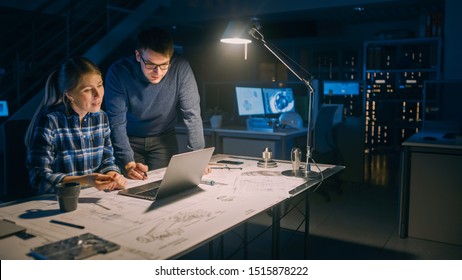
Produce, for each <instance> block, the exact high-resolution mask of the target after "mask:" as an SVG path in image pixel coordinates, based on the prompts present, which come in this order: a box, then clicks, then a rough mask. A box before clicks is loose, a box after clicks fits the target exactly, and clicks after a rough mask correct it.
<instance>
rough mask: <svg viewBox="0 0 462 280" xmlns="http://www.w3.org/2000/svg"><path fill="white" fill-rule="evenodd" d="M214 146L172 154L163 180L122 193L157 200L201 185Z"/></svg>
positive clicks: (122, 191)
mask: <svg viewBox="0 0 462 280" xmlns="http://www.w3.org/2000/svg"><path fill="white" fill-rule="evenodd" d="M214 150H215V148H214V147H210V148H206V149H202V150H197V151H192V152H186V153H181V154H177V155H174V156H172V158H171V159H170V162H169V164H168V166H167V170H166V171H165V174H164V177H163V178H162V180H159V181H154V182H150V183H146V184H143V185H140V186H136V187H133V188H129V189H123V190H121V191H119V193H118V194H120V195H127V196H131V197H136V198H142V199H148V200H152V201H154V200H157V199H161V198H165V197H168V196H171V195H174V194H178V193H180V192H183V191H186V190H190V189H193V188H195V187H197V186H198V185H199V183H200V182H201V179H202V175H203V174H204V170H205V168H206V167H207V164H208V163H209V161H210V159H211V158H212V154H213V151H214Z"/></svg>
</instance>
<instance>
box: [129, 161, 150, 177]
mask: <svg viewBox="0 0 462 280" xmlns="http://www.w3.org/2000/svg"><path fill="white" fill-rule="evenodd" d="M125 172H126V173H127V176H128V178H130V179H134V180H146V179H147V178H148V175H147V174H146V172H148V166H147V165H144V164H142V163H139V162H138V163H136V162H134V161H130V162H129V163H127V164H126V165H125Z"/></svg>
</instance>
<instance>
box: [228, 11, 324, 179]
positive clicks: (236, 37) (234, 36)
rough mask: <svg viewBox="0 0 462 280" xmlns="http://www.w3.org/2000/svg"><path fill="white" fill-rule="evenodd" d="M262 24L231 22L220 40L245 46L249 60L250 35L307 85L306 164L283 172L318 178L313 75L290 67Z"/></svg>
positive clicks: (256, 20)
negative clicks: (313, 161) (313, 156)
mask: <svg viewBox="0 0 462 280" xmlns="http://www.w3.org/2000/svg"><path fill="white" fill-rule="evenodd" d="M260 28H261V25H260V22H259V21H258V19H257V18H252V20H251V24H245V23H243V22H241V21H230V22H229V23H228V26H227V27H226V29H225V32H224V33H223V37H222V39H221V40H220V41H221V42H223V43H228V44H229V43H231V44H244V45H245V46H244V47H245V59H247V44H249V43H251V42H252V41H251V40H250V39H248V35H250V36H252V37H253V38H254V39H255V40H257V41H259V42H260V43H261V44H262V45H263V46H264V47H265V48H266V49H268V50H269V51H270V52H271V54H273V55H274V56H275V57H276V58H277V59H278V60H279V61H280V62H281V63H282V64H283V65H284V66H285V67H286V68H287V69H289V71H290V72H292V74H294V75H295V77H297V78H298V79H299V80H300V81H301V82H303V83H304V84H305V86H306V87H307V89H308V93H309V95H310V96H309V104H308V132H307V135H306V163H305V166H304V167H303V168H302V169H298V170H286V171H283V172H282V174H283V175H285V176H292V177H301V178H305V179H309V178H316V177H317V176H318V175H319V174H317V172H315V171H312V170H311V168H310V159H311V146H310V143H311V137H310V127H311V115H312V111H313V96H314V88H313V87H312V86H311V83H310V80H311V79H312V75H311V74H310V73H309V72H308V71H306V70H305V69H303V67H301V66H300V65H299V64H297V63H295V62H294V61H293V60H290V61H291V62H292V63H294V64H295V65H297V67H299V69H301V70H303V72H304V73H305V74H308V75H309V76H310V78H309V79H306V78H303V77H302V76H301V74H299V73H297V72H296V71H295V70H294V69H293V68H292V67H290V66H289V63H288V62H287V61H286V60H284V59H283V58H282V57H283V56H284V57H285V58H286V59H290V58H288V56H287V55H286V54H284V52H282V51H281V50H279V49H277V48H276V47H275V46H272V45H270V44H269V43H268V42H266V41H265V37H264V36H263V33H262V32H260Z"/></svg>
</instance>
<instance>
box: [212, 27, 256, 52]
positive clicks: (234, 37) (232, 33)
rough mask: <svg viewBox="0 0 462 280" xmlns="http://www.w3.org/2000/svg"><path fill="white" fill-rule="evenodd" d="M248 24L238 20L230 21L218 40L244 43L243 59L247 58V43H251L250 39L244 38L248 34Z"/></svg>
mask: <svg viewBox="0 0 462 280" xmlns="http://www.w3.org/2000/svg"><path fill="white" fill-rule="evenodd" d="M248 29H249V27H248V25H246V24H245V23H243V22H240V21H230V22H229V23H228V26H227V27H226V29H225V32H224V33H223V36H222V38H221V40H220V42H222V43H225V44H235V45H242V44H243V45H244V59H246V60H247V44H250V43H252V40H250V39H248V38H246V36H248Z"/></svg>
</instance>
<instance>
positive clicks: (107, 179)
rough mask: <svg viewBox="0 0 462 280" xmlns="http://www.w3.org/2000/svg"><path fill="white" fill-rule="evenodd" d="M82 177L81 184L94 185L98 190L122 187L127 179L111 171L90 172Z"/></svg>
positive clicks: (111, 189)
mask: <svg viewBox="0 0 462 280" xmlns="http://www.w3.org/2000/svg"><path fill="white" fill-rule="evenodd" d="M83 177H84V178H83V181H84V183H83V184H85V185H90V186H92V187H95V188H97V189H98V190H100V191H102V190H108V191H113V190H118V189H123V188H124V187H125V185H126V184H127V180H126V179H125V177H124V176H122V175H120V174H119V173H117V172H113V171H111V172H108V174H101V173H92V174H88V175H85V176H83Z"/></svg>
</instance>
